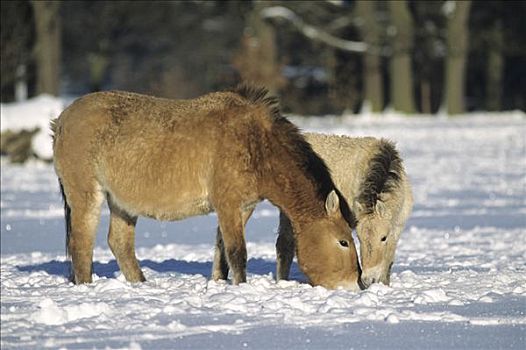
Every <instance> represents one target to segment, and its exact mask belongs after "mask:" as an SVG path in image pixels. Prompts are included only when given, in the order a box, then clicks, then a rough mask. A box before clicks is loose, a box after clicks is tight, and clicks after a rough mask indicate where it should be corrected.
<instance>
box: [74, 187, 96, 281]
mask: <svg viewBox="0 0 526 350" xmlns="http://www.w3.org/2000/svg"><path fill="white" fill-rule="evenodd" d="M102 200H103V196H102V193H101V192H100V191H99V190H98V189H93V190H91V191H82V190H81V189H76V190H74V191H71V186H70V191H69V196H68V205H69V207H70V208H71V232H70V233H69V237H68V239H67V242H68V252H69V254H70V256H71V262H72V266H73V271H72V276H71V279H72V281H73V282H74V283H76V284H80V283H91V274H92V262H93V246H94V243H95V235H96V233H97V226H98V224H99V216H100V206H101V204H102Z"/></svg>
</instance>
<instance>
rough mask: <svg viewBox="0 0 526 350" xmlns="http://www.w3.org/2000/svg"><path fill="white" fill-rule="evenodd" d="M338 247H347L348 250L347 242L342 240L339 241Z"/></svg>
mask: <svg viewBox="0 0 526 350" xmlns="http://www.w3.org/2000/svg"><path fill="white" fill-rule="evenodd" d="M340 245H341V246H342V247H347V248H348V247H349V242H347V241H346V240H343V239H342V240H341V241H340Z"/></svg>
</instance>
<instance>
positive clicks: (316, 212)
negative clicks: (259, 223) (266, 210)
mask: <svg viewBox="0 0 526 350" xmlns="http://www.w3.org/2000/svg"><path fill="white" fill-rule="evenodd" d="M271 169H272V173H270V172H269V173H267V174H266V175H267V176H265V179H264V181H263V182H264V186H263V191H262V192H263V196H264V197H265V198H266V199H268V200H269V201H270V202H272V203H273V204H274V205H276V206H277V207H279V208H280V209H281V210H282V211H283V212H284V213H285V214H286V215H287V216H288V217H289V218H290V219H291V221H292V222H293V223H294V225H298V224H299V225H301V224H306V223H308V222H311V221H312V220H316V219H317V218H320V217H322V216H324V215H325V211H324V199H322V198H320V196H319V195H318V193H317V191H318V189H317V185H316V184H315V183H314V181H313V180H312V179H310V178H309V177H308V176H307V175H306V174H304V173H303V172H301V171H300V169H299V167H298V166H296V165H294V164H273V165H272V167H271Z"/></svg>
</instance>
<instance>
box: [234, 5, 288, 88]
mask: <svg viewBox="0 0 526 350" xmlns="http://www.w3.org/2000/svg"><path fill="white" fill-rule="evenodd" d="M265 7H266V4H265V3H264V2H261V1H258V2H255V3H254V9H253V10H252V12H251V13H250V15H249V16H248V20H247V28H246V30H245V34H244V35H243V38H242V39H241V40H242V42H241V49H240V52H239V53H238V54H237V55H236V57H235V58H234V65H235V66H236V68H237V69H238V70H239V73H240V75H241V78H242V79H243V80H244V81H248V82H252V83H255V84H258V85H262V86H265V87H266V88H267V89H268V90H269V92H270V93H271V94H273V95H275V94H277V92H278V90H279V88H280V87H281V86H282V85H283V83H284V80H283V78H282V76H281V66H280V64H279V63H278V60H277V47H276V34H275V30H274V28H273V27H272V26H271V25H270V24H268V23H266V22H265V20H264V19H263V18H262V15H261V11H262V10H263V9H264V8H265Z"/></svg>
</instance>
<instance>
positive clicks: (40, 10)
mask: <svg viewBox="0 0 526 350" xmlns="http://www.w3.org/2000/svg"><path fill="white" fill-rule="evenodd" d="M32 4H33V9H34V16H35V31H36V44H35V58H36V67H37V94H42V93H46V94H51V95H54V96H58V94H59V81H60V55H61V45H60V43H61V33H60V16H59V7H60V2H59V1H33V2H32Z"/></svg>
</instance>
